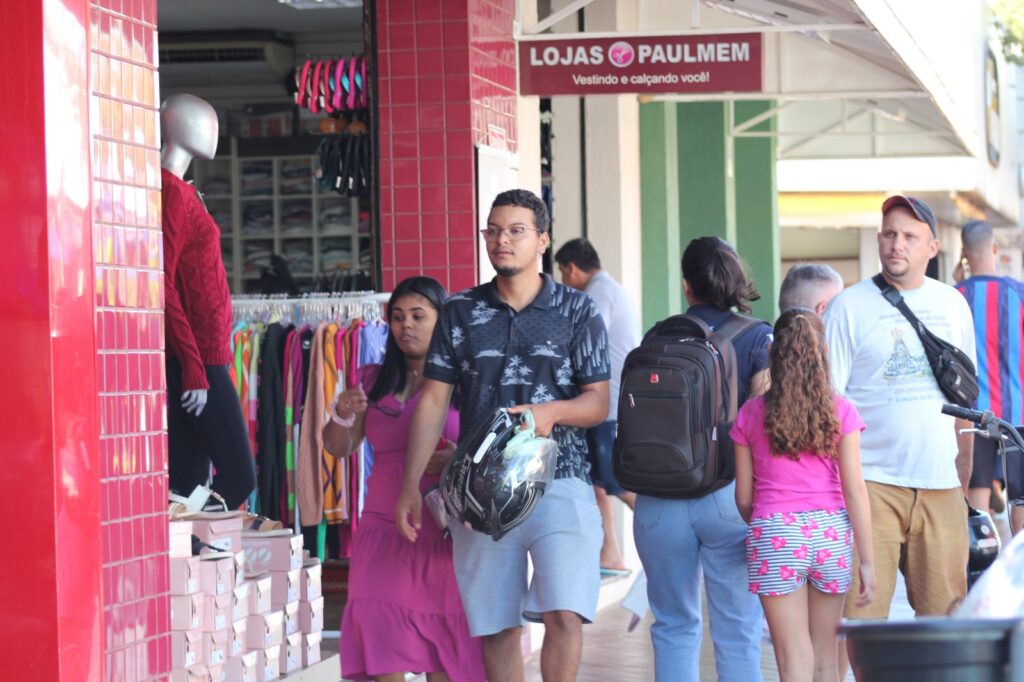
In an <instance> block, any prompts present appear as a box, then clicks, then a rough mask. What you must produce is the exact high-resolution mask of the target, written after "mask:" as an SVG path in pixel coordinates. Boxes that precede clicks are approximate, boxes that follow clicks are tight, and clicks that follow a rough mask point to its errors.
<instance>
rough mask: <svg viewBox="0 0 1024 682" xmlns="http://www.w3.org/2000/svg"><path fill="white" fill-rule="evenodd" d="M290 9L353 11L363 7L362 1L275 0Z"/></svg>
mask: <svg viewBox="0 0 1024 682" xmlns="http://www.w3.org/2000/svg"><path fill="white" fill-rule="evenodd" d="M277 2H278V3H280V4H282V5H286V6H287V7H291V8H292V9H343V8H344V9H354V8H357V7H362V6H363V0H277Z"/></svg>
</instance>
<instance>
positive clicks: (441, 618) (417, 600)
mask: <svg viewBox="0 0 1024 682" xmlns="http://www.w3.org/2000/svg"><path fill="white" fill-rule="evenodd" d="M377 369H378V366H370V367H367V368H365V369H364V370H363V377H362V385H363V389H364V390H365V391H366V392H367V393H369V392H370V388H371V387H372V386H373V382H374V380H375V379H376V376H377ZM419 397H420V396H419V394H418V393H417V394H416V395H413V396H412V397H410V398H409V400H408V401H407V402H406V403H405V404H402V403H401V402H399V401H398V399H397V398H395V397H394V396H393V395H389V396H387V397H385V398H383V399H382V400H380V401H379V403H378V404H377V406H376V407H371V408H370V409H369V410H367V412H366V422H365V429H364V431H365V433H366V438H367V440H368V441H369V442H370V445H371V446H372V447H373V452H374V465H373V471H372V472H371V474H370V477H369V479H368V480H367V482H366V488H367V489H366V501H365V504H364V507H363V515H362V517H361V518H360V520H359V528H358V530H357V531H356V533H355V538H354V540H353V546H352V556H351V559H350V563H349V579H348V580H349V582H348V589H349V592H348V603H347V604H346V605H345V613H344V615H343V616H342V621H341V644H340V647H339V648H340V652H341V671H342V676H343V677H344V678H345V679H350V680H369V679H371V678H372V677H374V676H376V675H384V674H387V673H394V672H439V671H441V670H444V671H445V672H446V673H447V674H448V677H449V678H450V679H451V680H452V682H480V681H482V680H484V669H483V649H482V642H481V640H479V639H477V638H472V637H470V636H469V626H468V624H467V622H466V615H465V612H464V610H463V608H462V600H461V598H460V597H459V589H458V586H457V585H456V583H455V571H454V569H453V568H452V545H451V540H447V539H445V538H444V537H443V536H442V535H441V531H440V530H439V529H438V527H437V525H436V524H435V522H434V519H433V517H432V516H431V515H430V512H429V511H428V510H427V508H426V507H424V508H423V520H422V525H423V527H422V528H421V529H420V532H419V536H418V537H417V539H416V542H415V543H412V542H409V541H408V540H406V539H405V538H403V537H402V536H401V535H399V534H398V531H397V529H396V527H395V515H394V511H395V503H396V502H397V501H398V495H399V493H400V492H401V489H402V472H403V470H404V468H405V450H406V446H407V445H408V436H409V427H410V424H411V421H412V414H413V412H414V411H415V410H416V404H417V403H418V402H419ZM458 424H459V418H458V413H457V412H456V411H455V410H454V409H450V410H449V412H448V420H447V422H446V424H445V427H444V431H443V433H444V436H445V438H447V439H448V440H450V441H455V440H457V436H458ZM437 480H438V479H437V477H436V476H431V475H424V477H423V479H422V480H421V481H420V491H421V492H425V491H427V490H428V489H430V488H431V487H432V486H434V485H435V484H436V483H437Z"/></svg>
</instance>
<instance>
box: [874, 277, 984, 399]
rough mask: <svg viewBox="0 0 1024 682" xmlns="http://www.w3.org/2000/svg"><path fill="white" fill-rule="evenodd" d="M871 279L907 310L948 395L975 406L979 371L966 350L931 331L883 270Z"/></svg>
mask: <svg viewBox="0 0 1024 682" xmlns="http://www.w3.org/2000/svg"><path fill="white" fill-rule="evenodd" d="M871 281H872V282H874V283H875V286H877V287H878V288H879V289H880V290H881V292H882V296H885V300H887V301H889V303H891V304H892V305H893V306H894V307H895V308H896V309H897V310H899V311H900V312H901V313H903V317H905V318H907V322H909V323H910V326H911V327H913V328H914V331H915V332H917V335H918V337H920V339H921V345H923V346H924V352H925V355H926V356H927V357H928V364H929V365H931V368H932V374H933V375H934V376H935V381H936V382H938V384H939V390H941V391H942V393H943V395H945V396H946V399H947V400H948V401H949V402H951V403H953V404H955V405H959V406H960V407H967V408H973V407H974V405H975V402H976V401H977V400H978V373H977V371H976V370H975V369H974V363H973V362H971V359H970V358H969V357H967V355H966V354H965V353H964V352H963V351H962V350H960V349H959V348H957V347H956V346H954V345H953V344H951V343H950V342H948V341H946V340H945V339H942V338H940V337H938V336H936V335H935V334H933V333H932V332H931V331H929V330H928V327H926V326H924V322H921V320H919V319H917V316H916V315H914V313H913V312H911V310H910V307H909V306H907V303H906V301H904V300H903V296H901V295H900V292H899V291H897V290H896V287H894V286H892V285H891V284H889V283H888V282H886V281H885V278H884V277H882V275H881V274H878V275H875V276H874V277H872V278H871Z"/></svg>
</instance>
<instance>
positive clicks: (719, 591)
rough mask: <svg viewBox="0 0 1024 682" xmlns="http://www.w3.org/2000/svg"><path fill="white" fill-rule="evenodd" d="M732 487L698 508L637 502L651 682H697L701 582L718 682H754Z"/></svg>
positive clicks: (749, 607) (754, 641)
mask: <svg viewBox="0 0 1024 682" xmlns="http://www.w3.org/2000/svg"><path fill="white" fill-rule="evenodd" d="M735 489H736V484H735V483H732V484H730V485H728V486H726V487H725V488H722V489H720V490H717V491H715V492H713V493H711V494H710V495H706V496H704V497H702V498H700V499H697V500H664V499H660V498H657V497H648V496H647V495H638V496H637V498H636V514H635V516H634V517H633V534H634V536H635V537H636V546H637V550H638V551H639V553H640V560H641V561H642V562H643V565H644V571H646V573H647V598H648V599H649V600H650V602H651V611H652V612H653V613H654V625H652V626H651V641H652V642H653V643H654V671H655V676H656V679H657V681H658V682H669V681H670V680H671V681H672V682H690V681H692V682H697V680H699V679H700V639H701V632H702V625H701V600H700V580H701V574H702V573H703V576H704V586H705V589H706V591H707V597H708V613H709V615H710V617H711V639H712V640H713V641H714V645H715V662H716V667H717V670H718V679H719V680H720V681H721V682H760V681H761V679H762V678H761V633H762V630H763V623H764V618H763V615H762V612H761V603H760V602H759V601H758V599H757V597H756V596H754V595H753V594H751V593H750V591H749V589H748V588H747V555H746V545H745V538H746V532H747V524H746V523H744V522H743V519H742V518H740V514H739V512H738V511H737V510H736V501H735Z"/></svg>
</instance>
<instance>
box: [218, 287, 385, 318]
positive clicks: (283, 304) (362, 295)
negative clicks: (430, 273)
mask: <svg viewBox="0 0 1024 682" xmlns="http://www.w3.org/2000/svg"><path fill="white" fill-rule="evenodd" d="M390 298H391V294H389V293H377V292H372V291H355V292H344V293H340V294H327V293H312V294H304V295H303V296H301V297H299V298H289V297H287V296H285V295H280V294H272V295H269V296H268V295H264V294H242V295H237V296H232V297H231V314H232V322H233V323H238V322H242V321H263V322H291V323H297V322H308V321H312V320H328V319H339V318H355V317H358V318H362V319H364V320H367V321H370V320H379V319H382V318H383V315H382V312H381V306H383V305H385V304H387V302H388V300H389V299H390Z"/></svg>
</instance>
